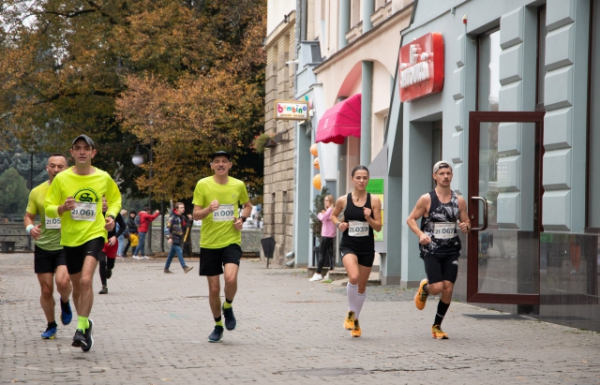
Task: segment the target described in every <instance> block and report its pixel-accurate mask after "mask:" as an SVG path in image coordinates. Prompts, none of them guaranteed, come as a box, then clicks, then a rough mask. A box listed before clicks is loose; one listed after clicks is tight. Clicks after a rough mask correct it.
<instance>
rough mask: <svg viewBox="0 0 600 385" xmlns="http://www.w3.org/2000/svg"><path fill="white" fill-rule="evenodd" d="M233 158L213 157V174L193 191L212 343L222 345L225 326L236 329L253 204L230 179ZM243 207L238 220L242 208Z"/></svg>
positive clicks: (223, 154)
mask: <svg viewBox="0 0 600 385" xmlns="http://www.w3.org/2000/svg"><path fill="white" fill-rule="evenodd" d="M231 166H232V163H231V155H230V154H229V153H228V152H226V151H217V152H215V153H214V154H212V155H211V163H210V168H212V169H213V170H214V173H215V174H214V175H213V176H210V177H207V178H203V179H201V180H200V181H199V182H198V184H197V185H196V189H195V190H194V200H193V201H192V203H194V220H202V227H201V228H200V275H201V276H202V275H204V276H206V278H207V279H208V289H209V302H210V308H211V310H212V313H213V317H214V319H215V329H214V331H213V332H212V333H211V334H210V336H208V340H209V342H219V341H220V340H221V338H222V337H223V320H222V319H221V309H222V310H223V316H224V317H225V327H226V328H227V330H233V329H235V326H236V320H235V317H234V315H233V308H232V306H231V303H232V302H233V298H234V296H235V293H236V291H237V273H238V269H239V265H240V258H241V257H242V248H241V244H242V234H241V230H242V225H243V224H244V222H245V221H246V218H248V216H249V215H250V212H251V210H252V204H251V203H250V200H249V198H248V191H247V190H246V185H245V184H244V182H242V181H241V180H238V179H235V178H232V177H230V176H229V170H230V169H231ZM240 204H241V205H243V207H244V209H243V211H242V215H241V216H239V218H238V212H239V206H240ZM221 274H224V278H225V288H224V290H225V303H224V304H223V307H222V308H221V298H220V293H221V287H220V282H219V276H220V275H221Z"/></svg>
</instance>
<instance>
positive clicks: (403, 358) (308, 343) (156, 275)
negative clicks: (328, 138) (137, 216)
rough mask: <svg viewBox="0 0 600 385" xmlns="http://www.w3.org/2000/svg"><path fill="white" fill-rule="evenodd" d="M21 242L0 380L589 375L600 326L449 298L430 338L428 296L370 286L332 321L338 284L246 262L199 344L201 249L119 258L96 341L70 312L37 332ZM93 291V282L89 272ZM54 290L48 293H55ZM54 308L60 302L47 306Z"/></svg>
mask: <svg viewBox="0 0 600 385" xmlns="http://www.w3.org/2000/svg"><path fill="white" fill-rule="evenodd" d="M32 261H33V257H32V255H31V254H0V353H1V355H0V383H1V384H7V383H21V382H25V383H29V384H57V383H73V384H197V383H202V384H244V383H256V384H283V383H285V384H307V383H325V382H327V383H334V384H342V383H344V384H347V383H349V382H365V383H366V382H369V383H374V384H378V385H379V384H434V383H447V384H499V383H506V384H540V383H544V384H599V383H600V366H599V363H600V334H598V333H594V332H588V331H581V330H577V329H572V328H567V327H564V326H558V325H554V324H548V323H543V322H539V321H533V320H524V319H518V318H517V317H512V316H507V315H504V314H501V313H498V312H496V311H493V310H486V309H482V308H479V307H475V306H471V305H467V304H464V303H457V302H454V303H453V304H452V306H451V307H450V310H449V313H448V315H447V316H446V320H445V322H444V325H443V326H444V330H445V331H446V332H448V333H449V335H450V339H449V340H441V341H438V340H433V339H432V338H431V335H430V330H429V329H430V325H431V322H432V320H433V317H434V314H435V309H436V305H437V301H436V300H434V301H432V302H431V303H429V304H428V305H427V307H426V308H425V310H423V311H418V310H416V309H415V307H414V304H413V302H412V297H413V295H414V291H402V290H401V289H399V288H398V287H392V286H389V287H384V286H382V287H369V288H368V296H369V297H368V298H367V302H366V304H365V306H364V309H363V313H362V314H361V326H362V327H363V337H362V338H359V339H352V338H350V335H349V332H348V331H346V330H344V329H343V328H342V322H343V318H344V315H345V312H346V298H345V290H344V288H343V287H336V286H334V285H332V284H324V283H319V282H317V283H312V282H308V279H307V278H306V273H305V272H302V271H300V270H287V269H283V268H279V269H277V268H271V269H266V268H265V266H264V264H263V263H259V262H253V261H243V262H242V265H241V273H240V283H239V293H238V296H237V297H236V298H235V301H234V309H235V312H236V316H237V318H238V327H237V329H236V330H235V331H233V332H228V331H225V335H224V339H223V342H222V343H220V344H209V343H208V342H207V336H208V334H209V333H210V332H211V331H212V328H213V320H212V318H211V315H210V310H209V306H208V299H207V294H208V290H207V285H206V282H205V280H204V279H203V278H200V277H198V261H197V259H196V260H190V261H189V263H190V265H192V266H194V270H192V272H191V273H189V274H183V271H182V270H181V269H180V268H179V265H178V262H177V261H176V260H175V261H174V263H173V265H172V266H171V270H172V271H174V272H175V273H176V274H172V275H164V274H163V272H162V270H163V264H164V260H152V259H151V260H146V261H132V260H125V261H117V264H116V267H115V270H114V273H113V276H112V278H111V279H110V280H109V282H108V283H109V285H108V288H109V294H108V295H97V294H96V295H95V298H94V301H95V303H94V308H93V310H92V319H93V320H94V321H95V324H96V328H95V333H94V337H95V344H94V347H93V349H92V350H91V351H90V352H88V353H83V352H82V351H81V349H76V348H72V347H71V346H70V345H71V339H72V337H73V333H74V331H75V325H76V321H75V322H73V323H72V324H71V325H68V326H62V325H60V324H59V330H58V334H57V338H56V339H55V340H42V339H41V338H40V334H41V333H42V332H43V331H44V330H45V319H44V316H43V313H42V310H41V308H40V306H39V300H38V298H39V289H38V283H37V279H36V277H35V275H34V274H33V263H32ZM94 285H95V292H97V291H98V290H99V288H100V282H99V278H97V279H96V281H95V283H94ZM56 298H57V299H58V295H56ZM57 310H58V306H57Z"/></svg>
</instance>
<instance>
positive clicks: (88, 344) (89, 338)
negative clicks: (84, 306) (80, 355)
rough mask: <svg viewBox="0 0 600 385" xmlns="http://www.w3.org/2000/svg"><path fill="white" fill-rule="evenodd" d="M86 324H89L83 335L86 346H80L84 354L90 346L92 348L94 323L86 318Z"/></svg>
mask: <svg viewBox="0 0 600 385" xmlns="http://www.w3.org/2000/svg"><path fill="white" fill-rule="evenodd" d="M88 322H89V323H90V327H89V328H87V330H86V331H85V333H84V336H85V343H86V346H82V347H81V350H83V351H84V352H89V351H90V349H91V348H92V346H94V336H93V334H94V322H92V320H91V319H89V318H88Z"/></svg>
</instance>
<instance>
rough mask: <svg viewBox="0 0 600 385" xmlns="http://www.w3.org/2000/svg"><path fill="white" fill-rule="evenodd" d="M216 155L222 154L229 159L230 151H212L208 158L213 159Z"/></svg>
mask: <svg viewBox="0 0 600 385" xmlns="http://www.w3.org/2000/svg"><path fill="white" fill-rule="evenodd" d="M217 156H224V157H226V158H227V159H228V160H231V154H230V153H228V152H227V151H217V152H213V153H212V154H210V160H211V162H212V161H213V160H215V158H216V157H217Z"/></svg>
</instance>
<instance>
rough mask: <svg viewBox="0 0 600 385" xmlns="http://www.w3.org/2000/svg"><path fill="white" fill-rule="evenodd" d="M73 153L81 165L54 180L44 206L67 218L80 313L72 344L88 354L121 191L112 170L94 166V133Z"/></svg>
mask: <svg viewBox="0 0 600 385" xmlns="http://www.w3.org/2000/svg"><path fill="white" fill-rule="evenodd" d="M71 156H72V157H73V159H74V160H75V166H74V167H72V168H70V169H68V170H65V171H63V172H61V173H60V174H58V175H57V176H56V178H54V181H53V182H52V185H51V186H50V190H49V191H48V194H47V195H46V201H45V203H44V208H45V212H46V216H47V217H48V218H60V220H61V227H62V228H61V233H60V234H61V239H60V244H61V245H62V246H63V247H64V250H65V256H66V263H67V269H68V271H69V275H70V277H71V283H72V284H73V302H74V303H75V309H77V315H78V322H77V330H76V331H75V336H74V337H73V343H72V346H74V347H80V348H81V349H82V350H83V351H84V352H87V351H89V350H90V349H91V348H92V346H93V344H94V338H93V331H94V323H93V321H92V320H91V319H89V315H90V312H91V311H92V304H93V302H94V292H93V287H92V283H93V281H94V279H93V278H94V272H95V270H96V265H97V264H98V257H99V255H100V252H101V251H102V248H103V247H104V243H105V242H106V238H107V235H108V231H110V230H113V229H114V227H115V218H116V217H117V215H118V214H119V211H120V210H121V193H120V192H119V188H118V187H117V184H116V183H115V182H114V181H113V179H112V178H111V177H110V175H109V174H108V173H106V171H102V170H100V169H98V168H95V167H92V159H93V158H94V156H96V148H95V145H94V142H93V141H92V139H90V138H89V137H88V136H86V135H79V136H78V137H77V138H75V140H74V141H73V142H72V143H71ZM102 196H106V202H107V205H108V210H107V211H106V218H105V217H104V215H102ZM107 230H108V231H107Z"/></svg>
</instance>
